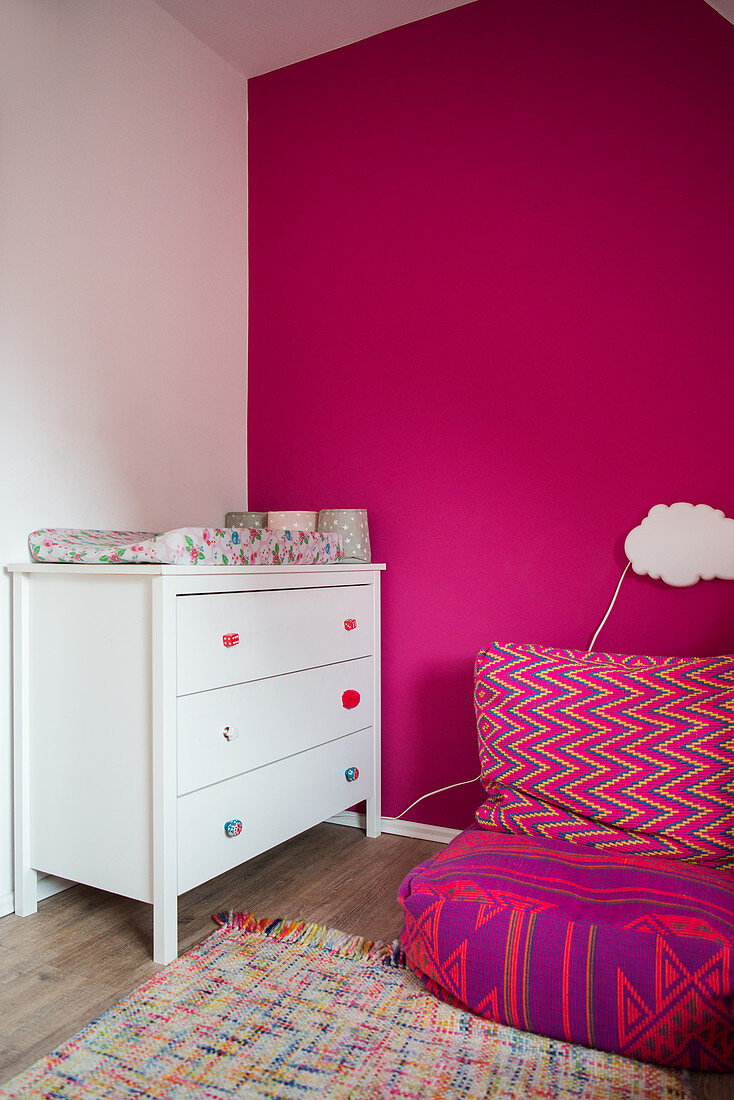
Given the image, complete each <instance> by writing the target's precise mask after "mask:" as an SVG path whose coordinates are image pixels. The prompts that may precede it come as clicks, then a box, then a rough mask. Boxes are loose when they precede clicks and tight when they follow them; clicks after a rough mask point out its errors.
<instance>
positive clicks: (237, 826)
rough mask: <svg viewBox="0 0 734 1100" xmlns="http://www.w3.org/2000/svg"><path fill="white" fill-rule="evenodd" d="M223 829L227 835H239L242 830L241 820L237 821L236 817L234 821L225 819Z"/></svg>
mask: <svg viewBox="0 0 734 1100" xmlns="http://www.w3.org/2000/svg"><path fill="white" fill-rule="evenodd" d="M224 831H225V833H226V834H227V836H239V835H240V833H241V832H242V822H241V821H238V820H237V818H235V819H234V821H225V823H224Z"/></svg>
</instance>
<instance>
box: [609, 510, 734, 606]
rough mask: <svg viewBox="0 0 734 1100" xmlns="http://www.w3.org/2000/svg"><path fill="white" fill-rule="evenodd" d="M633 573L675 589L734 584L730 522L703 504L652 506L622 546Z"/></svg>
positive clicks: (733, 527) (733, 521) (733, 534)
mask: <svg viewBox="0 0 734 1100" xmlns="http://www.w3.org/2000/svg"><path fill="white" fill-rule="evenodd" d="M624 552H625V554H626V555H627V557H628V559H629V561H630V564H631V566H632V568H633V569H634V571H635V573H638V574H640V575H641V576H644V575H645V574H647V576H649V577H654V578H655V579H656V580H657V579H660V580H663V581H665V583H666V584H671V585H674V586H675V587H677V588H686V587H687V586H689V585H691V584H695V583H696V582H697V581H699V580H703V581H710V580H713V579H714V578H715V577H718V578H720V579H721V580H727V581H731V580H734V519H727V517H726V516H725V515H724V513H723V512H722V511H720V509H718V508H710V507H709V506H708V504H684V503H682V502H680V503H678V504H671V505H667V504H656V505H655V507H654V508H651V509H650V511H649V513H648V514H647V516H646V518H645V519H643V521H642V523H641V524H640V525H639V527H635V528H634V529H633V530H632V531H630V533H629V534H628V535H627V538H626V539H625V543H624Z"/></svg>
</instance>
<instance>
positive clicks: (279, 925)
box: [213, 909, 406, 970]
mask: <svg viewBox="0 0 734 1100" xmlns="http://www.w3.org/2000/svg"><path fill="white" fill-rule="evenodd" d="M213 918H214V920H215V921H216V922H217V924H218V925H219V926H220V927H221V929H222V931H223V932H250V933H259V934H260V935H264V936H269V937H270V938H271V939H274V940H283V941H286V942H288V943H300V944H302V945H303V946H304V947H317V948H321V949H322V950H324V951H330V952H331V953H332V954H333V955H341V956H343V957H345V958H350V959H369V960H370V961H373V962H380V963H382V965H383V966H395V967H398V968H399V969H401V970H404V969H405V968H406V962H405V952H404V951H403V949H402V947H401V946H400V941H399V940H394V941H393V942H392V943H389V942H388V941H387V940H365V939H362V937H361V936H352V935H350V934H349V933H347V932H340V931H339V929H338V928H327V927H326V925H323V924H313V923H309V922H307V921H302V920H291V921H287V920H284V919H283V918H282V917H275V918H272V917H256V916H255V915H254V913H236V912H234V910H232V909H230V910H229V912H221V913H214V914H213Z"/></svg>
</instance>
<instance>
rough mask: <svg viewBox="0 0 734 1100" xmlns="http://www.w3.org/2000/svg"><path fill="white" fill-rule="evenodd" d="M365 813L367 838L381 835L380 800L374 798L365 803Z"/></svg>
mask: <svg viewBox="0 0 734 1100" xmlns="http://www.w3.org/2000/svg"><path fill="white" fill-rule="evenodd" d="M366 811H367V814H366V816H367V836H369V837H377V836H381V835H382V818H381V816H380V800H379V798H377V797H376V796H373V797H372V798H368V799H367V801H366Z"/></svg>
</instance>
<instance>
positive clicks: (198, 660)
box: [176, 585, 374, 695]
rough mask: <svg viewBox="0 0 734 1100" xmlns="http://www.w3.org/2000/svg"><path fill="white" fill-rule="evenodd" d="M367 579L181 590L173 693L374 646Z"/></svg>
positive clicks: (345, 656)
mask: <svg viewBox="0 0 734 1100" xmlns="http://www.w3.org/2000/svg"><path fill="white" fill-rule="evenodd" d="M372 592H373V590H372V587H371V586H370V585H345V586H343V587H335V588H290V589H282V590H277V591H273V590H270V591H266V592H217V593H213V594H208V595H197V596H179V597H178V599H177V600H176V608H177V615H176V618H177V642H178V669H177V684H178V687H177V690H178V694H179V695H186V694H189V693H190V692H194V691H206V690H207V689H209V688H217V687H225V686H226V685H228V684H239V683H243V682H244V681H246V680H257V679H261V678H262V677H265V676H277V675H280V674H281V673H284V672H296V671H298V670H299V669H304V668H315V667H316V666H317V665H327V664H333V663H334V662H336V661H344V660H349V659H351V658H354V657H368V656H370V655H371V654H372V653H373V652H374V639H373V619H372Z"/></svg>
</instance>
